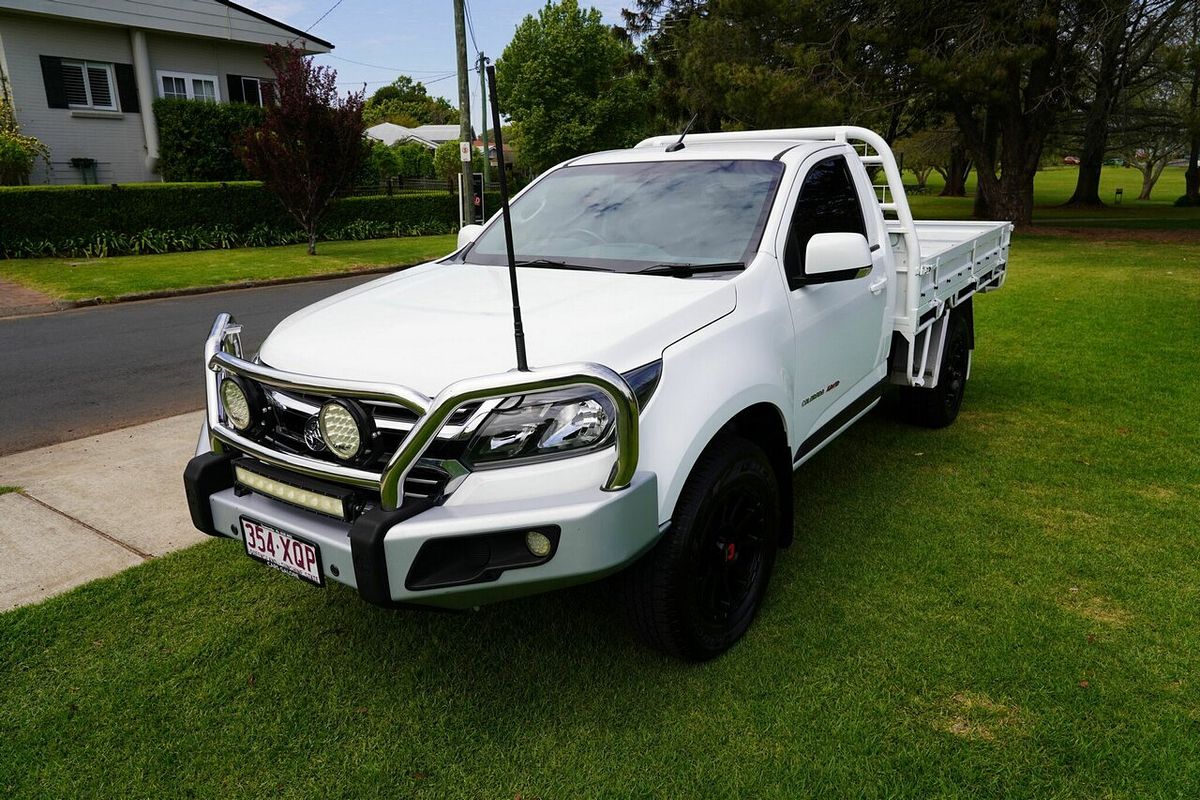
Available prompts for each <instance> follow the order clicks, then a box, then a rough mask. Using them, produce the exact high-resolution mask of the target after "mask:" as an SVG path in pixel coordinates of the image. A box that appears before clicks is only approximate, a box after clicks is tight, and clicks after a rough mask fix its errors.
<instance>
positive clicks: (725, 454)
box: [620, 434, 781, 661]
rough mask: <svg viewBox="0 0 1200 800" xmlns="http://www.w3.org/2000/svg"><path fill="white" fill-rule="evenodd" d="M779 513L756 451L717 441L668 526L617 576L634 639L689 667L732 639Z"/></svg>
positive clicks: (764, 462) (765, 566) (755, 592)
mask: <svg viewBox="0 0 1200 800" xmlns="http://www.w3.org/2000/svg"><path fill="white" fill-rule="evenodd" d="M780 508H781V504H780V498H779V484H778V482H777V481H776V479H775V473H774V471H773V470H772V468H771V463H770V461H769V460H768V458H767V454H766V453H764V452H763V450H762V448H760V447H759V446H758V445H756V444H754V443H753V442H751V441H749V440H747V439H743V438H741V437H739V436H734V435H732V434H722V435H720V436H718V437H717V438H716V439H715V440H714V441H713V442H712V444H710V445H709V447H708V449H706V450H705V451H704V454H703V455H701V457H700V460H699V461H698V462H697V464H696V466H695V468H694V469H693V470H692V474H691V475H690V476H689V477H688V480H687V483H686V484H684V487H683V492H682V493H681V494H680V497H679V504H678V506H677V507H676V513H675V517H674V519H673V520H672V522H671V527H670V529H669V530H668V531H667V532H666V533H665V534H663V537H662V539H661V540H660V541H659V543H658V544H657V545H656V546H655V547H654V549H653V550H651V551H650V552H649V553H647V554H646V555H645V556H643V557H642V558H641V560H640V561H638V562H637V563H636V564H634V565H633V566H632V567H630V568H629V569H628V570H626V571H625V572H624V573H623V574H622V575H621V577H620V582H621V584H622V585H621V589H622V591H623V595H624V601H625V606H626V609H627V611H628V614H629V617H630V621H631V622H632V625H633V628H634V630H635V631H636V632H637V634H638V635H639V636H640V638H641V639H643V640H644V641H645V642H646V643H647V644H649V645H650V646H651V647H654V648H656V649H658V650H661V651H663V652H664V653H667V654H669V655H672V656H675V657H677V658H682V659H686V660H688V661H707V660H708V659H710V658H714V657H716V656H718V655H720V654H721V653H723V652H725V651H726V650H728V649H729V648H730V647H731V646H732V645H733V644H734V643H735V642H737V640H738V639H740V638H741V637H742V635H743V634H744V633H745V632H746V630H747V629H748V628H749V627H750V624H751V623H752V622H753V621H754V617H755V615H756V614H757V613H758V609H759V606H760V605H761V604H762V600H763V596H764V594H765V593H766V589H767V583H768V582H769V580H770V577H771V568H772V567H773V566H774V564H775V552H776V550H777V548H778V545H779V529H780Z"/></svg>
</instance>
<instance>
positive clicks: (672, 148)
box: [667, 113, 700, 153]
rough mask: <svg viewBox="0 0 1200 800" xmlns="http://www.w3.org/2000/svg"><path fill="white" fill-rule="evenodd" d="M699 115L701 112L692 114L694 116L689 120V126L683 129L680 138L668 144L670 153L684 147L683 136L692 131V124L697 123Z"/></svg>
mask: <svg viewBox="0 0 1200 800" xmlns="http://www.w3.org/2000/svg"><path fill="white" fill-rule="evenodd" d="M698 116H700V114H699V113H695V114H692V118H691V119H690V120H688V124H687V127H686V128H684V129H683V133H681V134H679V138H678V139H677V140H675V141H674V142H672V143H671V144H669V145H667V152H668V153H675V152H678V151H680V150H682V149H683V137H685V136H687V135H688V131H690V130H691V129H692V126H693V125H695V124H696V117H698Z"/></svg>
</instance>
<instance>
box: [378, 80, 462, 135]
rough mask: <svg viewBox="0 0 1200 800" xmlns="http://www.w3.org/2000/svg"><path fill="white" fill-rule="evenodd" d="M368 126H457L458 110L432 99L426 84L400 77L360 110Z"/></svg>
mask: <svg viewBox="0 0 1200 800" xmlns="http://www.w3.org/2000/svg"><path fill="white" fill-rule="evenodd" d="M363 118H364V119H365V120H366V123H367V125H375V124H378V123H380V122H394V123H395V124H397V125H404V126H406V127H416V126H417V125H457V124H458V109H456V108H455V107H454V106H452V105H450V103H449V101H447V100H446V99H445V98H444V97H432V96H430V94H429V91H428V90H427V89H426V88H425V84H423V83H421V82H420V81H414V80H413V79H412V78H410V77H409V76H407V75H401V76H399V77H397V78H396V80H394V81H392V82H391V83H389V84H388V85H386V86H381V87H380V88H378V89H376V90H375V93H374V94H372V95H371V97H370V98H369V99H368V100H367V102H366V105H365V107H364V108H363Z"/></svg>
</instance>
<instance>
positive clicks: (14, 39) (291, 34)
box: [0, 0, 333, 184]
mask: <svg viewBox="0 0 1200 800" xmlns="http://www.w3.org/2000/svg"><path fill="white" fill-rule="evenodd" d="M288 42H291V43H293V44H295V45H296V46H297V47H300V48H301V49H303V50H304V51H305V52H306V53H327V52H329V51H330V50H332V49H333V45H332V44H330V43H329V42H326V41H324V40H322V39H318V38H316V37H314V36H311V35H309V34H306V33H304V32H303V31H300V30H297V29H296V28H292V27H289V26H288V25H285V24H283V23H282V22H277V21H276V20H273V19H271V18H269V17H265V16H263V15H262V14H259V13H258V12H255V11H251V10H250V9H248V8H244V7H242V6H239V5H237V4H236V3H232V2H229V1H228V0H0V71H2V72H3V74H4V75H5V76H6V77H7V79H8V84H9V85H8V91H9V93H10V95H11V97H12V100H13V104H14V106H15V108H16V113H17V120H18V121H19V122H20V124H21V127H22V132H23V133H25V134H27V135H30V136H36V137H37V138H38V139H40V140H41V141H42V142H44V143H45V144H46V145H48V146H49V147H50V160H51V169H50V173H49V174H48V175H47V174H46V173H45V168H44V167H43V166H39V167H37V168H36V171H35V173H34V175H33V176H31V182H33V183H45V182H50V183H60V184H69V183H82V182H84V180H85V179H90V178H91V177H92V176H91V175H85V170H84V169H81V168H80V166H78V165H79V164H82V163H86V162H82V161H80V160H81V159H90V160H91V161H93V162H94V167H93V170H94V177H95V179H96V180H97V182H99V183H129V182H135V181H153V180H158V179H159V178H158V175H157V173H156V171H155V168H156V166H157V163H158V153H159V142H158V127H157V125H156V124H155V120H154V111H153V108H152V106H151V104H152V103H153V102H154V100H155V98H159V97H172V98H186V99H189V100H196V101H199V102H217V103H225V102H245V103H254V104H259V105H261V103H262V97H263V86H264V84H268V83H269V81H270V77H271V71H270V70H269V69H268V68H267V66H266V64H265V63H264V61H263V59H264V57H265V55H266V46H267V45H269V44H285V43H288ZM73 160H74V161H75V165H72V161H73Z"/></svg>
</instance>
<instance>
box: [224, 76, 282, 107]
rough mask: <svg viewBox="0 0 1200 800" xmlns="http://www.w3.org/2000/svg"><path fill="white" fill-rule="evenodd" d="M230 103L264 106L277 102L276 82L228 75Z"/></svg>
mask: <svg viewBox="0 0 1200 800" xmlns="http://www.w3.org/2000/svg"><path fill="white" fill-rule="evenodd" d="M225 77H226V78H227V79H228V88H229V102H231V103H249V104H250V105H252V106H263V105H266V104H268V103H274V102H275V82H274V81H270V80H267V79H266V78H256V77H254V76H253V75H226V76H225Z"/></svg>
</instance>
